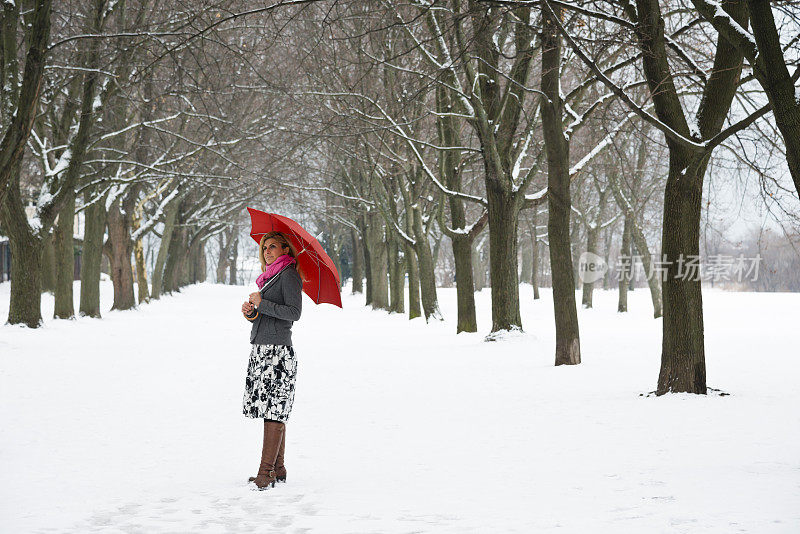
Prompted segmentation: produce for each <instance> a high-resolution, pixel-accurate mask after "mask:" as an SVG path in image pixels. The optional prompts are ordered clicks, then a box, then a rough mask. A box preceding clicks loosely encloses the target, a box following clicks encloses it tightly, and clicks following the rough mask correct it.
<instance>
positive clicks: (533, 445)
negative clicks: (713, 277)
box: [0, 283, 800, 534]
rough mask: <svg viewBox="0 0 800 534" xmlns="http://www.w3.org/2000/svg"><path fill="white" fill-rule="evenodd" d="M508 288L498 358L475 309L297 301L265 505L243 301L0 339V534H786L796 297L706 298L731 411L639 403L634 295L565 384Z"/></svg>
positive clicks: (484, 302) (797, 496) (643, 348)
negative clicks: (284, 408) (466, 324)
mask: <svg viewBox="0 0 800 534" xmlns="http://www.w3.org/2000/svg"><path fill="white" fill-rule="evenodd" d="M8 288H9V285H8V284H7V283H6V284H0V317H2V318H3V319H4V318H5V317H6V316H7V306H8V290H9V289H8ZM76 289H77V286H76ZM110 291H111V288H110V285H108V284H106V285H104V287H103V299H104V308H103V309H108V307H110ZM522 291H523V293H522V296H523V299H522V300H523V302H524V307H523V322H524V326H525V329H526V333H525V334H522V335H517V336H514V337H511V338H508V339H505V340H503V341H500V342H494V343H489V342H484V341H483V336H482V334H485V333H486V332H487V331H488V327H489V316H488V310H489V293H488V291H483V292H481V293H480V294H478V306H479V313H481V315H480V317H479V320H480V324H479V327H480V330H481V332H482V334H475V335H464V334H462V335H459V336H456V335H455V334H454V331H455V328H454V326H453V325H454V321H455V292H454V290H449V289H448V290H442V291H441V293H440V298H441V299H442V303H443V306H442V308H443V312H444V315H445V317H446V318H447V319H448V321H447V322H445V323H444V324H436V325H426V324H425V323H424V322H422V321H421V320H415V321H412V322H409V321H407V320H406V319H405V318H404V317H401V316H388V315H387V314H385V313H382V312H373V311H370V310H368V309H366V308H364V307H363V306H362V305H361V302H362V297H361V296H358V297H351V296H349V295H348V296H347V297H346V298H345V302H344V306H345V308H344V310H343V311H342V310H338V309H335V308H333V307H330V306H314V305H313V304H311V303H310V302H309V301H308V300H306V301H305V302H304V313H303V317H302V319H301V321H300V322H299V323H297V325H296V327H295V331H296V332H295V347H296V350H297V353H298V358H299V368H298V383H297V397H296V402H295V406H294V412H293V414H292V419H291V420H290V422H289V424H288V425H287V435H288V444H287V452H286V465H287V468H288V473H289V475H288V483H287V484H285V485H279V486H277V487H276V488H275V489H273V490H269V491H265V492H258V491H252V490H251V487H252V486H250V487H248V484H247V483H246V482H245V481H246V479H247V477H248V476H250V475H252V474H255V473H254V472H255V469H256V468H257V465H258V459H259V454H260V445H261V444H260V436H261V425H260V424H259V423H257V422H256V421H253V420H250V419H246V418H244V417H243V416H242V415H241V398H242V391H243V386H244V372H245V369H246V365H247V356H248V350H249V345H248V331H249V324H248V323H246V322H245V321H244V320H243V319H242V318H241V315H240V314H239V312H238V309H239V306H240V303H241V301H242V300H244V296H245V294H246V292H247V288H242V287H230V286H219V285H212V284H203V285H198V286H192V287H189V288H186V289H185V290H184V291H183V293H181V294H179V295H176V296H173V297H167V298H164V299H163V300H161V301H159V302H156V303H153V304H150V305H146V306H143V307H142V308H141V309H140V310H138V311H130V312H106V313H105V317H104V319H103V320H101V321H98V320H90V319H80V320H77V321H53V320H48V321H47V325H46V327H45V328H43V329H41V330H39V331H31V330H27V329H24V328H18V327H10V326H7V325H6V326H0V354H1V355H2V356H1V357H0V425H1V428H2V440H0V473H1V474H0V480H2V481H1V482H0V532H3V533H5V532H9V533H12V532H13V533H19V532H81V533H86V532H142V533H145V532H146V533H150V532H240V531H241V532H246V531H247V532H253V531H260V532H266V531H269V532H321V533H326V534H327V533H338V532H342V533H345V532H353V533H366V532H375V533H395V532H396V533H414V532H420V533H427V532H445V533H459V534H462V533H494V532H499V533H505V532H519V533H530V532H606V531H608V532H665V533H666V532H669V533H674V532H686V533H692V534H695V533H706V532H719V533H726V534H728V533H733V532H754V533H759V534H760V533H771V532H798V531H800V447H799V446H798V444H800V414H799V413H798V410H797V408H798V406H800V402H798V401H800V388H798V387H797V375H798V371H800V360H798V357H797V356H798V354H797V348H796V347H795V346H793V345H792V344H791V343H792V339H793V337H794V336H795V332H796V329H797V325H798V324H800V323H799V322H798V319H799V318H800V311H798V310H800V295H797V294H752V293H750V294H733V293H723V292H719V291H706V292H705V295H704V301H705V303H706V315H705V317H706V332H707V337H706V350H707V358H708V375H709V385H710V386H712V387H715V388H720V389H722V390H725V391H728V392H730V393H732V395H731V396H728V397H719V396H708V397H695V396H689V395H677V396H671V397H670V398H652V397H650V398H648V397H642V396H639V394H640V393H646V392H647V391H650V390H652V389H654V386H655V380H656V376H657V372H658V360H659V357H660V355H659V351H660V321H655V320H653V319H652V318H651V310H650V308H649V305H648V303H647V301H648V295H647V293H646V292H645V291H639V290H637V291H635V292H634V293H633V294H632V295H631V296H630V301H631V309H632V313H629V314H627V315H618V314H616V313H615V310H616V293H615V292H602V291H599V292H596V294H595V301H596V307H595V309H593V310H581V311H580V321H581V340H582V350H583V358H584V363H583V364H582V365H580V366H578V367H573V368H566V367H559V368H555V367H553V366H552V360H553V343H554V341H553V319H552V302H551V301H550V295H549V293H548V292H546V291H543V293H542V294H543V298H542V300H540V301H535V302H534V301H532V299H531V298H530V287H529V286H523V287H522ZM44 312H45V316H46V317H50V316H52V297H46V299H45V310H44Z"/></svg>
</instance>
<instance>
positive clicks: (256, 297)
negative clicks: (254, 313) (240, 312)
mask: <svg viewBox="0 0 800 534" xmlns="http://www.w3.org/2000/svg"><path fill="white" fill-rule="evenodd" d="M250 304H252V305H253V306H255V307H256V308H258V305H259V304H261V293H259V292H258V291H255V292H253V293H250Z"/></svg>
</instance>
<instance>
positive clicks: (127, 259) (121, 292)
mask: <svg viewBox="0 0 800 534" xmlns="http://www.w3.org/2000/svg"><path fill="white" fill-rule="evenodd" d="M119 202H120V200H119V199H117V200H116V201H115V202H114V203H112V205H111V207H110V208H109V210H108V216H107V220H106V224H107V225H108V243H107V244H106V247H107V251H108V257H109V261H110V262H111V281H112V283H113V285H114V304H113V305H112V306H111V309H112V310H130V309H132V308H135V307H136V297H135V295H134V292H133V269H132V268H131V252H132V248H133V247H132V246H131V234H130V227H129V226H128V221H127V217H125V215H124V214H123V213H122V212H121V211H120V208H119Z"/></svg>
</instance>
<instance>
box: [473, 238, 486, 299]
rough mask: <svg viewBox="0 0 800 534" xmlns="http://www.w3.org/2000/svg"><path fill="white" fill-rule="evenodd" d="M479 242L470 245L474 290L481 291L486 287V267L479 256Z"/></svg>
mask: <svg viewBox="0 0 800 534" xmlns="http://www.w3.org/2000/svg"><path fill="white" fill-rule="evenodd" d="M481 243H482V242H481ZM481 243H476V244H475V246H473V247H472V273H473V278H474V282H475V291H481V290H482V289H483V288H484V287H486V267H485V265H484V262H483V259H482V258H481Z"/></svg>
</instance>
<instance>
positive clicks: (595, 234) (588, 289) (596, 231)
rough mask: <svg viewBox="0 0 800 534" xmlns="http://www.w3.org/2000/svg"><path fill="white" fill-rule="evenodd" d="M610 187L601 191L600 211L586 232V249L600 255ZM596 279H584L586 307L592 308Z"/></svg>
mask: <svg viewBox="0 0 800 534" xmlns="http://www.w3.org/2000/svg"><path fill="white" fill-rule="evenodd" d="M608 193H609V188H608V187H607V188H605V189H603V190H602V191H600V192H599V195H600V198H599V200H598V204H597V206H598V213H597V220H596V221H595V222H594V224H591V223H590V226H589V228H588V229H587V232H586V234H587V235H586V251H587V252H590V253H592V254H595V255H598V256H599V254H598V252H599V249H598V247H597V243H598V240H599V237H600V230H602V229H603V226H602V225H603V219H604V218H605V212H606V199H607V198H608ZM594 284H595V282H594V281H591V282H589V281H586V280H584V281H583V297H582V299H581V305H582V306H583V307H584V308H591V307H592V296H593V294H594Z"/></svg>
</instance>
